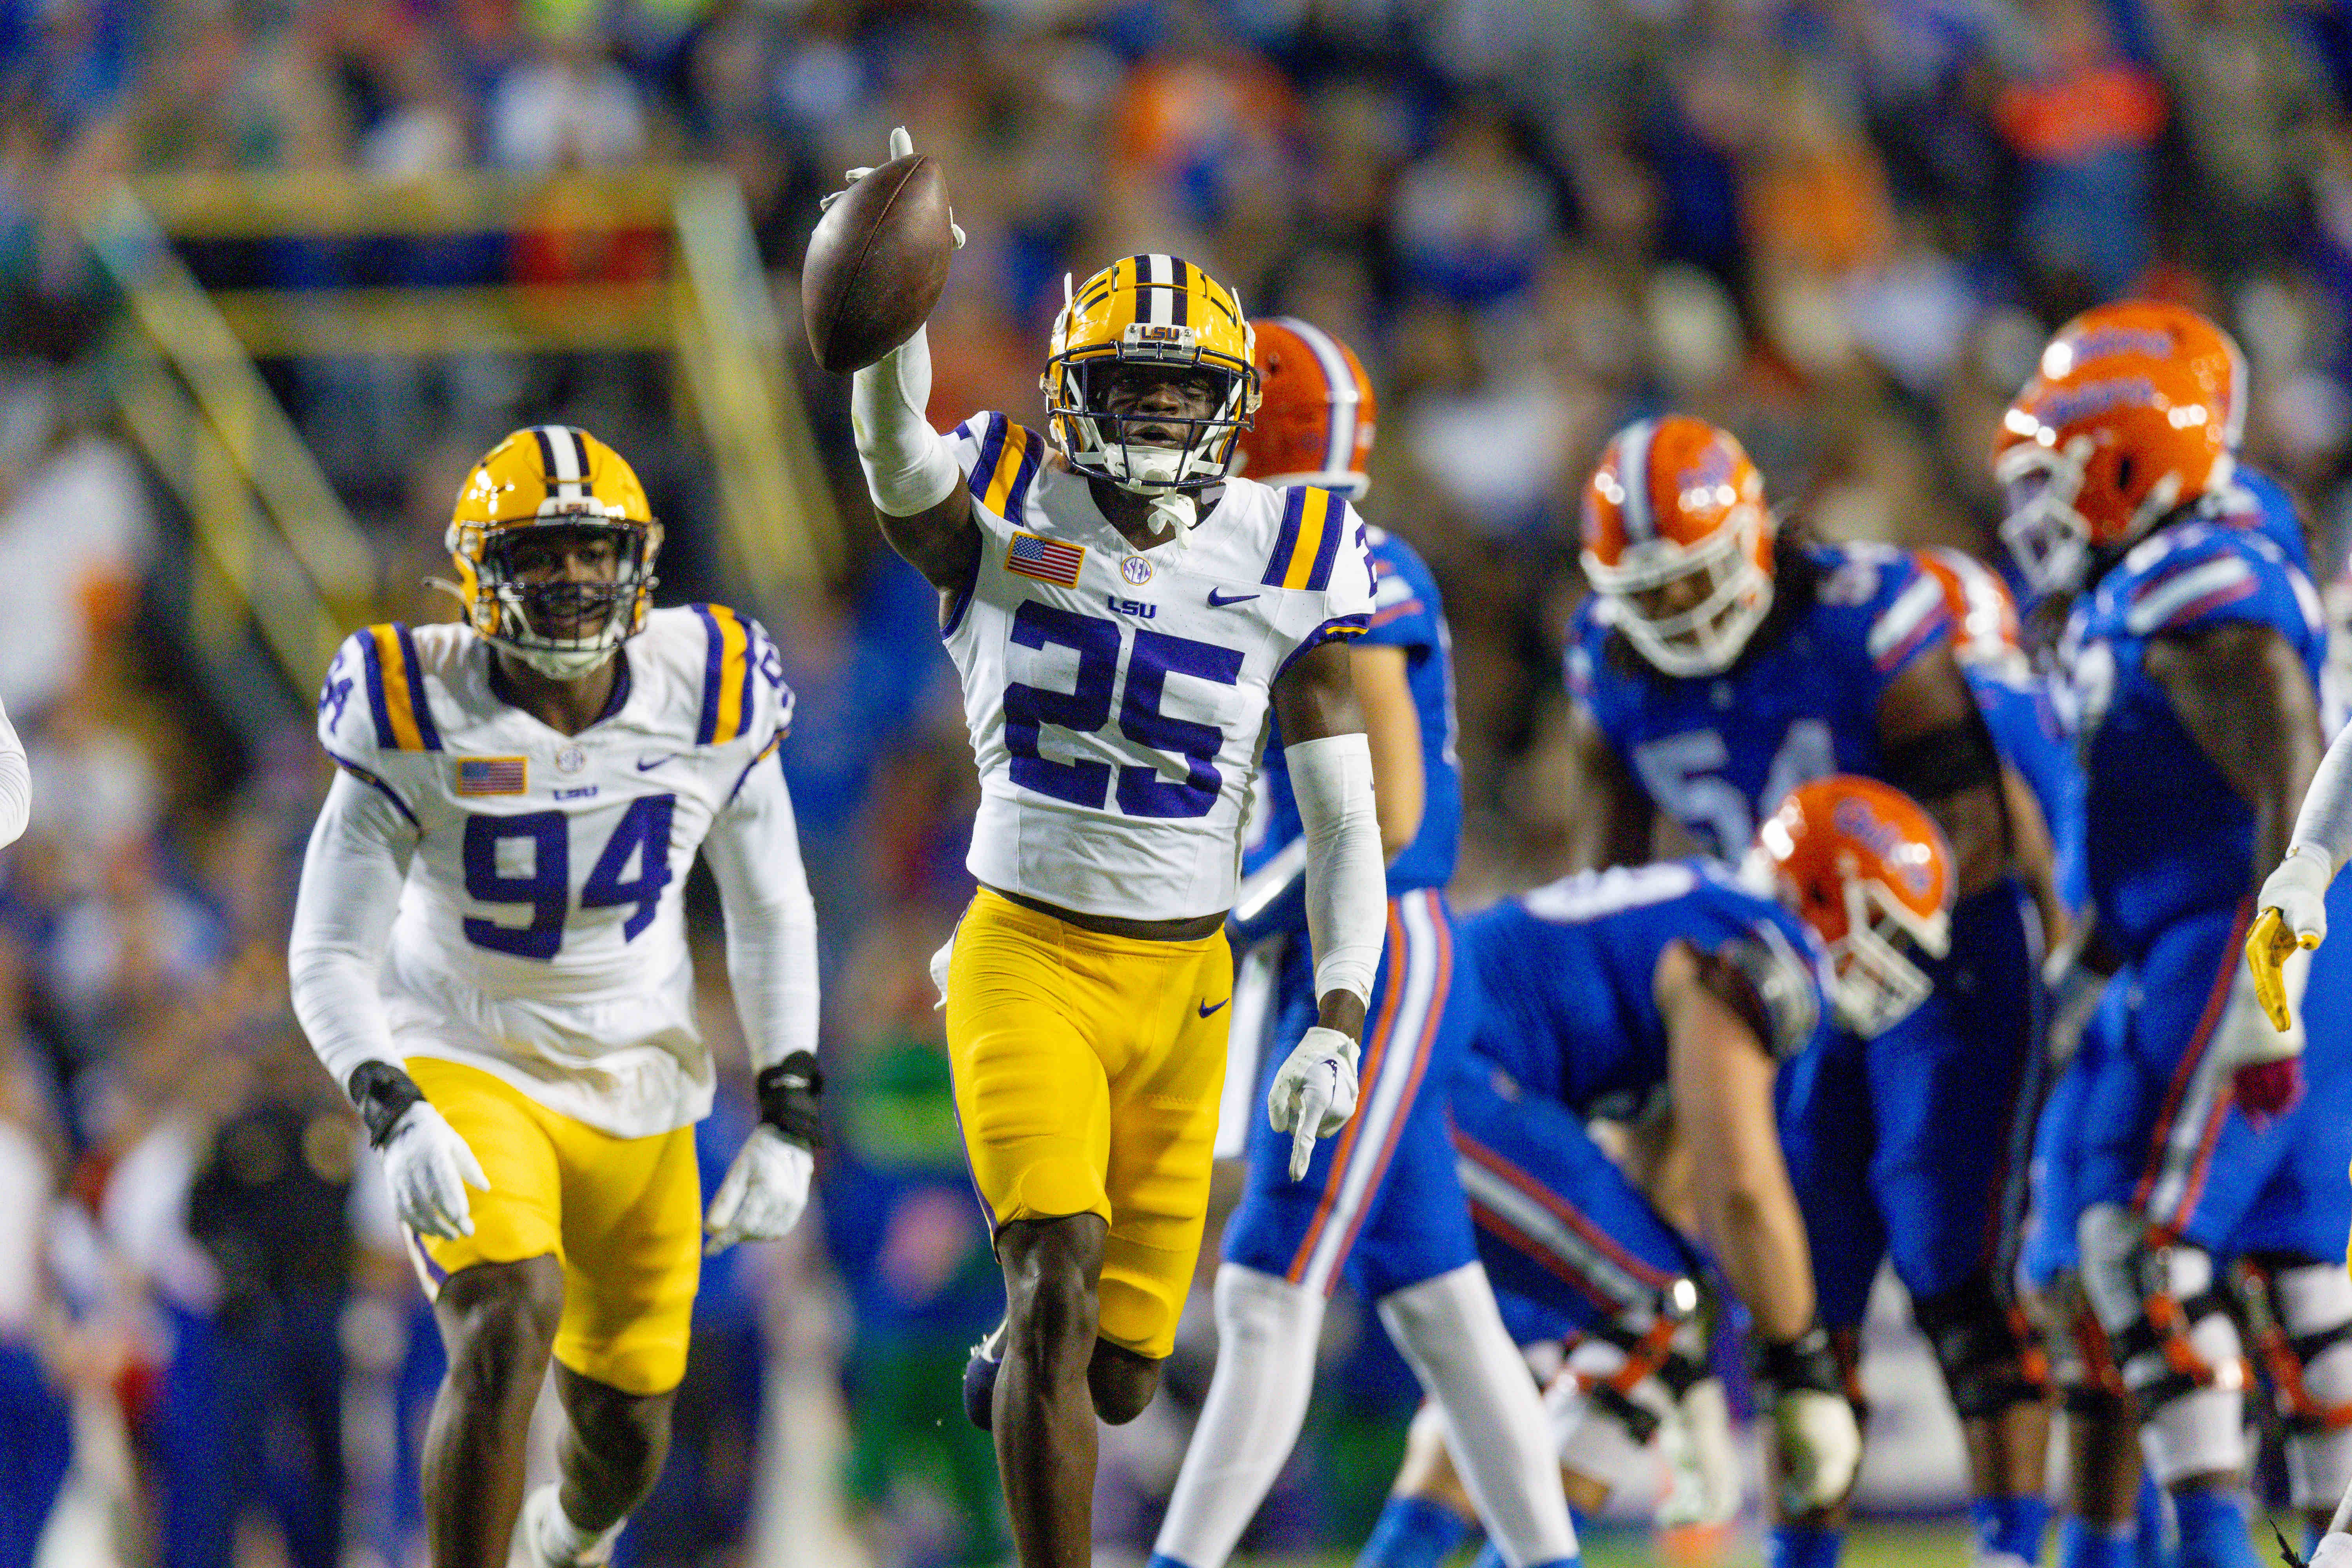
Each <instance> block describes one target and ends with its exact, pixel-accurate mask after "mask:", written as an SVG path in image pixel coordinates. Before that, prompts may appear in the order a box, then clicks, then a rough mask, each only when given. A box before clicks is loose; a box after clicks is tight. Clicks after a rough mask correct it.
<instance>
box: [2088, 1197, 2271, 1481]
mask: <svg viewBox="0 0 2352 1568" xmlns="http://www.w3.org/2000/svg"><path fill="white" fill-rule="evenodd" d="M2081 1238H2082V1244H2083V1287H2084V1291H2085V1293H2086V1294H2087V1295H2088V1296H2089V1298H2090V1302H2091V1310H2093V1311H2094V1312H2095V1313H2096V1314H2097V1317H2098V1321H2099V1327H2100V1328H2101V1329H2102V1330H2104V1331H2105V1334H2106V1337H2107V1341H2108V1349H2109V1359H2110V1360H2111V1362H2112V1363H2113V1364H2114V1365H2115V1366H2116V1370H2117V1371H2118V1372H2119V1373H2121V1374H2122V1378H2123V1384H2124V1386H2125V1387H2126V1389H2128V1390H2130V1392H2131V1394H2133V1396H2134V1397H2135V1398H2137V1400H2138V1401H2139V1411H2140V1422H2141V1436H2142V1438H2143V1445H2144V1447H2146V1449H2147V1460H2148V1468H2150V1469H2152V1470H2153V1471H2155V1473H2156V1479H2158V1480H2159V1481H2161V1482H2163V1483H2165V1484H2166V1485H2170V1484H2171V1483H2173V1482H2175V1481H2178V1480H2182V1479H2187V1478H2189V1477H2190V1476H2197V1475H2204V1474H2210V1473H2229V1474H2234V1473H2236V1472H2238V1471H2240V1470H2242V1468H2244V1465H2245V1460H2246V1453H2245V1434H2244V1432H2243V1430H2242V1422H2243V1416H2244V1405H2245V1388H2246V1382H2247V1378H2248V1374H2249V1369H2248V1367H2247V1365H2246V1362H2245V1355H2244V1350H2243V1345H2242V1341H2241V1340H2240V1338H2239V1334H2238V1325H2237V1321H2236V1320H2235V1319H2233V1318H2231V1315H2230V1311H2229V1302H2228V1299H2227V1298H2226V1296H2225V1295H2224V1294H2223V1292H2222V1291H2221V1289H2220V1288H2219V1287H2218V1286H2217V1285H2216V1283H2215V1281H2214V1278H2213V1259H2212V1258H2211V1256H2210V1254H2208V1253H2207V1252H2206V1251H2205V1249H2204V1248H2203V1247H2196V1246H2193V1245H2190V1244H2189V1243H2186V1242H2181V1241H2177V1240H2170V1241H2168V1240H2164V1239H2162V1238H2158V1239H2157V1240H2156V1241H2155V1242H2154V1243H2153V1244H2152V1243H2151V1239H2150V1237H2148V1235H2147V1227H2146V1226H2145V1225H2144V1224H2143V1223H2142V1222H2141V1221H2140V1220H2139V1219H2138V1218H2137V1217H2136V1216H2134V1215H2131V1214H2129V1213H2127V1212H2126V1211H2125V1210H2124V1209H2122V1208H2121V1207H2119V1206H2117V1205H2113V1204H2101V1205H2095V1206H2094V1207H2092V1208H2090V1209H2088V1210H2086V1211H2085V1212H2084V1215H2083V1219H2082V1225H2081Z"/></svg>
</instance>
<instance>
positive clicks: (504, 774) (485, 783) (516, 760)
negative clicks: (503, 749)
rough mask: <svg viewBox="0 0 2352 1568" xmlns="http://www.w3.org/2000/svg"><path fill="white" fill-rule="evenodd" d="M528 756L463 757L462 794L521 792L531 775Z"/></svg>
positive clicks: (459, 778)
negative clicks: (525, 781)
mask: <svg viewBox="0 0 2352 1568" xmlns="http://www.w3.org/2000/svg"><path fill="white" fill-rule="evenodd" d="M529 770H530V759H528V758H525V757H459V758H458V759H457V793H458V794H459V795H520V794H522V793H523V788H524V783H523V781H524V780H525V779H526V778H527V777H528V776H529Z"/></svg>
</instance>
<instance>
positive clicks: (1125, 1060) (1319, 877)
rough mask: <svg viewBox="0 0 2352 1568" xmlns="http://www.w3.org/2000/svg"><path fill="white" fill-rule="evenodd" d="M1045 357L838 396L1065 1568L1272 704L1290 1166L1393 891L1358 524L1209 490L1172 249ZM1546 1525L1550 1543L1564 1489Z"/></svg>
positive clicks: (1078, 315)
mask: <svg viewBox="0 0 2352 1568" xmlns="http://www.w3.org/2000/svg"><path fill="white" fill-rule="evenodd" d="M892 150H893V153H894V154H903V153H907V152H910V151H911V150H912V144H911V142H910V140H909V139H908V138H907V137H906V135H905V133H904V132H897V133H895V134H894V136H893V138H892ZM857 177H860V174H859V173H853V175H852V178H853V179H855V178H857ZM1042 379H1043V384H1044V389H1045V405H1046V414H1047V429H1046V432H1045V434H1043V435H1040V434H1039V433H1037V432H1034V431H1032V430H1029V429H1026V428H1024V427H1023V426H1020V425H1017V424H1015V423H1014V422H1013V420H1011V419H1010V418H1008V417H1006V416H1004V415H1002V414H981V415H975V416H972V417H971V419H968V420H967V421H965V422H964V423H963V424H962V425H961V426H958V427H957V429H956V431H955V432H954V434H953V435H952V436H941V435H940V433H939V432H938V431H937V430H935V429H933V428H932V427H931V425H930V423H929V418H928V417H927V416H926V414H925V406H926V405H927V403H928V402H929V396H930V351H929V342H928V341H927V338H926V335H925V333H924V332H923V331H917V332H916V333H915V334H914V336H913V337H912V338H910V339H909V340H908V342H905V343H903V344H902V345H900V346H899V347H898V348H897V349H895V350H892V351H891V352H890V353H887V354H886V355H884V356H883V357H882V359H881V360H879V361H878V362H877V363H874V364H872V365H869V366H868V367H866V369H864V370H860V371H858V372H857V373H856V378H855V380H854V382H853V384H852V388H851V415H852V421H853V425H854V427H855V430H856V439H857V451H858V458H859V460H860V462H861V463H862V464H863V466H864V468H865V470H866V486H867V489H868V490H869V491H870V493H871V494H872V496H873V499H874V502H875V506H876V509H877V512H878V513H879V514H880V515H879V519H878V521H879V522H880V525H881V528H882V532H883V537H884V538H885V539H887V541H888V542H889V543H890V544H891V546H892V548H894V549H895V550H897V551H898V552H899V554H901V555H902V556H904V557H905V558H906V559H907V560H908V562H909V563H911V564H913V565H914V567H915V568H916V569H917V570H918V571H919V572H920V573H922V574H923V575H924V576H925V577H926V578H927V579H928V580H929V582H930V583H931V584H932V585H933V586H934V587H935V588H937V589H938V590H939V593H940V633H941V636H942V637H944V639H945V640H946V643H947V647H948V651H949V653H950V656H951V657H952V658H953V659H954V661H955V665H956V668H957V670H958V672H959V674H960V675H961V679H962V683H963V695H964V714H965V719H966V721H967V724H968V725H969V727H970V730H971V742H972V751H973V753H974V756H975V759H976V760H977V762H978V764H979V770H980V780H981V805H980V811H979V816H978V819H977V820H976V821H975V823H974V824H973V827H972V838H971V856H970V858H969V862H968V864H969V866H970V868H971V872H972V875H973V876H974V878H975V879H977V880H978V881H979V883H980V889H979V891H978V892H977V893H976V894H975V895H974V897H973V900H972V902H971V906H970V907H969V908H968V909H967V910H965V911H964V915H963V918H962V921H961V923H960V924H959V925H958V927H957V930H956V934H955V939H954V942H953V944H952V949H951V953H950V957H949V958H948V961H947V965H946V983H945V986H944V992H945V1002H946V1007H947V1033H948V1050H949V1056H950V1062H951V1064H952V1066H953V1068H954V1074H955V1095H956V1109H957V1111H958V1114H959V1117H960V1119H961V1124H962V1129H963V1136H964V1145H965V1150H966V1152H967V1154H968V1156H969V1158H970V1161H971V1172H972V1177H973V1182H974V1185H975V1186H976V1187H977V1188H978V1190H979V1193H980V1195H981V1197H982V1201H983V1202H984V1203H985V1205H986V1206H987V1207H988V1209H989V1211H990V1218H991V1222H992V1226H993V1230H994V1236H995V1244H996V1254H997V1258H998V1261H999V1264H1000V1265H1001V1267H1002V1268H1003V1273H1004V1281H1005V1295H1006V1319H1005V1323H1004V1326H1003V1332H1002V1334H1001V1336H999V1340H998V1343H997V1344H996V1345H995V1346H993V1347H992V1348H993V1349H995V1350H996V1351H997V1352H998V1353H999V1360H998V1368H997V1373H996V1376H995V1380H994V1385H993V1389H992V1394H991V1395H990V1403H991V1409H990V1416H991V1424H992V1429H993V1431H994V1433H995V1437H996V1451H997V1463H998V1468H999V1470H1000V1472H1001V1473H1002V1476H1003V1482H1004V1493H1005V1503H1006V1511H1007V1513H1008V1515H1009V1517H1010V1520H1011V1522H1012V1527H1013V1540H1014V1542H1015V1545H1016V1546H1017V1548H1018V1550H1019V1552H1020V1556H1021V1560H1022V1562H1023V1563H1025V1564H1027V1568H1082V1565H1083V1564H1086V1563H1089V1562H1090V1561H1091V1560H1092V1555H1093V1542H1092V1534H1093V1522H1092V1521H1093V1489H1094V1470H1095V1453H1096V1428H1095V1422H1096V1418H1097V1415H1099V1416H1100V1417H1101V1418H1103V1419H1105V1420H1108V1421H1111V1422H1115V1423H1116V1422H1121V1421H1127V1420H1130V1419H1132V1418H1133V1417H1134V1416H1135V1415H1138V1414H1139V1413H1140V1412H1141V1411H1142V1409H1143V1407H1144V1406H1145V1405H1146V1404H1148V1403H1149V1402H1150V1398H1151V1396H1152V1394H1153V1393H1154V1392H1155V1391H1156V1389H1157V1387H1158V1384H1159V1378H1160V1363H1161V1362H1162V1361H1164V1360H1165V1358H1166V1357H1167V1355H1168V1353H1169V1352H1170V1350H1171V1348H1172V1347H1173V1344H1174V1340H1175V1331H1176V1320H1177V1317H1178V1314H1179V1313H1180V1311H1181V1309H1182V1306H1183V1301H1184V1297H1185V1293H1186V1290H1187V1289H1188V1287H1189V1285H1190V1282H1191V1279H1192V1270H1193V1266H1194V1263H1195V1260H1196V1258H1197V1257H1198V1254H1199V1250H1200V1241H1201V1229H1202V1219H1203V1215H1204V1212H1205V1209H1206V1206H1207V1201H1208V1187H1209V1173H1210V1165H1211V1161H1212V1154H1213V1144H1214V1141H1215V1133H1216V1120H1217V1108H1218V1100H1219V1095H1220V1092H1221V1090H1222V1088H1223V1075H1224V1066H1225V1044H1226V1023H1227V1016H1228V1013H1227V1009H1228V1007H1229V1005H1230V1002H1231V998H1232V989H1231V987H1232V984H1233V970H1232V961H1231V957H1230V953H1229V952H1228V949H1227V947H1226V943H1225V937H1224V929H1223V928H1224V920H1225V913H1226V911H1227V910H1229V909H1231V908H1232V906H1233V902H1234V886H1235V883H1236V880H1237V873H1238V861H1239V837H1240V830H1241V819H1242V816H1243V812H1244V803H1245V801H1246V799H1247V796H1248V794H1249V790H1250V785H1251V780H1252V775H1253V774H1254V773H1255V763H1256V755H1257V751H1258V746H1259V742H1260V738H1261V736H1262V735H1263V733H1264V731H1265V725H1266V719H1267V715H1268V713H1269V712H1272V713H1274V714H1276V716H1278V719H1279V721H1280V724H1281V728H1282V733H1283V735H1284V737H1285V740H1286V742H1287V750H1288V757H1289V763H1290V775H1291V782H1292V784H1293V787H1294V790H1295V792H1296V794H1297V800H1298V805H1299V816H1300V820H1301V821H1302V822H1303V823H1304V825H1305V833H1306V839H1307V868H1306V899H1307V921H1308V925H1309V928H1310V930H1311V931H1312V932H1313V937H1314V943H1315V954H1316V973H1315V979H1314V986H1315V992H1316V996H1317V1016H1316V1022H1315V1025H1314V1026H1313V1027H1311V1028H1309V1029H1308V1030H1307V1032H1306V1034H1305V1036H1304V1037H1302V1038H1301V1039H1300V1041H1299V1043H1298V1045H1297V1048H1296V1049H1295V1050H1294V1051H1293V1052H1292V1053H1291V1055H1290V1057H1289V1058H1287V1059H1286V1061H1285V1062H1284V1063H1283V1065H1282V1066H1281V1067H1280V1068H1277V1070H1276V1074H1275V1078H1274V1083H1273V1087H1272V1089H1271V1092H1270V1094H1269V1106H1268V1110H1269V1115H1270V1117H1271V1120H1272V1121H1273V1122H1274V1124H1275V1126H1276V1130H1277V1131H1286V1132H1289V1133H1291V1134H1292V1136H1293V1137H1294V1139H1295V1140H1296V1142H1297V1147H1298V1148H1299V1149H1300V1150H1301V1152H1307V1151H1311V1149H1312V1147H1313V1144H1314V1142H1315V1141H1316V1140H1317V1139H1318V1138H1321V1137H1326V1136H1328V1135H1329V1134H1331V1133H1333V1132H1336V1131H1339V1128H1340V1127H1341V1126H1342V1125H1344V1124H1345V1122H1346V1120H1347V1118H1348V1116H1349V1114H1350V1113H1352V1111H1353V1110H1354V1109H1355V1100H1356V1070H1357V1069H1356V1061H1357V1055H1358V1046H1357V1040H1358V1037H1359V1036H1360V1034H1361V1032H1362V1029H1363V1025H1364V1005H1365V999H1366V997H1368V996H1369V995H1370V992H1371V988H1372V981H1373V976H1374V973H1375V972H1376V970H1377V969H1378V966H1379V963H1380V958H1381V938H1382V926H1383V923H1384V918H1383V917H1384V914H1385V911H1386V909H1387V895H1386V889H1385V887H1384V885H1383V879H1382V875H1381V840H1380V827H1379V825H1378V823H1377V821H1376V820H1375V818H1374V815H1373V808H1372V788H1371V756H1370V749H1369V747H1368V745H1367V744H1366V742H1365V740H1364V734H1363V721H1362V717H1361V713H1360V709H1359V707H1358V703H1357V700H1356V690H1355V680H1354V672H1353V669H1352V667H1351V666H1350V664H1349V658H1348V647H1347V644H1348V640H1349V639H1350V638H1352V637H1355V636H1357V635H1358V634H1360V632H1361V631H1362V630H1363V629H1364V626H1366V624H1367V623H1368V622H1369V621H1370V617H1371V613H1372V577H1371V568H1370V563H1369V561H1368V560H1367V558H1366V555H1365V539H1364V534H1363V524H1362V523H1361V522H1360V521H1359V520H1358V519H1357V517H1356V514H1355V511H1354V510H1353V509H1352V508H1350V507H1349V505H1348V504H1347V502H1346V501H1345V500H1341V499H1340V498H1339V497H1338V496H1335V495H1333V494H1332V493H1331V492H1330V491H1328V490H1324V489H1312V488H1299V489H1269V488H1268V487H1266V486H1264V485H1260V484H1256V483H1254V482H1252V481H1250V480H1248V479H1238V478H1233V477H1229V476H1230V468H1231V465H1232V460H1233V453H1234V442H1235V440H1236V439H1237V438H1238V437H1239V436H1240V434H1241V432H1242V430H1243V428H1244V426H1246V425H1247V424H1248V422H1249V419H1250V416H1251V414H1252V412H1253V410H1254V409H1255V405H1256V402H1257V370H1256V367H1255V364H1254V363H1252V349H1251V338H1250V329H1249V324H1248V322H1247V321H1245V320H1244V317H1243V315H1242V311H1241V308H1240V306H1239V305H1238V304H1237V303H1236V302H1235V300H1234V297H1233V295H1232V293H1231V292H1230V291H1228V290H1227V289H1225V288H1224V287H1223V285H1221V284H1219V283H1218V282H1216V281H1215V280H1214V279H1212V278H1209V277H1208V276H1207V275H1205V274H1204V273H1202V271H1201V269H1200V268H1197V267H1194V266H1192V264H1190V263H1189V262H1186V261H1185V260H1183V259H1182V258H1179V257H1172V256H1166V255H1143V256H1132V257H1125V258H1120V259H1119V260H1118V261H1115V262H1113V263H1112V264H1111V265H1109V266H1108V267H1106V268H1103V269H1102V270H1101V271H1099V272H1097V273H1096V274H1094V275H1093V276H1092V277H1090V278H1088V279H1086V281H1085V282H1084V283H1083V284H1082V285H1080V286H1078V287H1076V288H1067V287H1066V297H1065V303H1064V305H1063V308H1062V310H1061V313H1060V315H1059V316H1058V317H1057V318H1056V320H1055V324H1054V330H1053V334H1052V339H1051V342H1050V345H1049V348H1048V353H1047V358H1046V363H1045V374H1044V376H1043V378H1042ZM1562 1537H1563V1540H1562V1544H1561V1550H1560V1552H1559V1555H1560V1556H1563V1557H1564V1556H1567V1555H1570V1553H1572V1552H1573V1545H1572V1540H1573V1538H1572V1537H1570V1536H1568V1535H1567V1532H1566V1527H1565V1510H1562Z"/></svg>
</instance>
